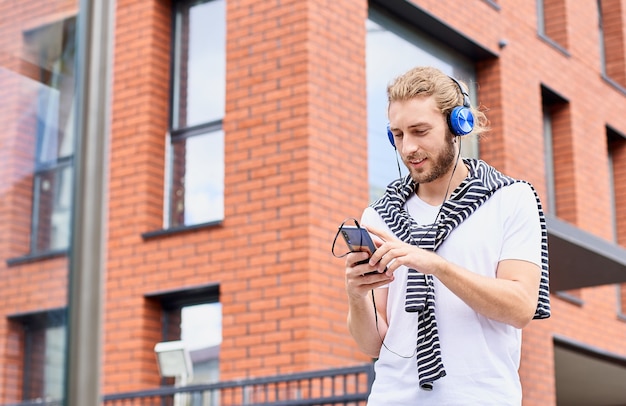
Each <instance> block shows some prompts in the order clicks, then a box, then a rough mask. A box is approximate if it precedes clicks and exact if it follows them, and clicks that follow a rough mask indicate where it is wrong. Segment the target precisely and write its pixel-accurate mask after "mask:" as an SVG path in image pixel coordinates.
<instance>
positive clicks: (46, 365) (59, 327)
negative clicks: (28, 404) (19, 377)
mask: <svg viewBox="0 0 626 406" xmlns="http://www.w3.org/2000/svg"><path fill="white" fill-rule="evenodd" d="M24 331H25V335H24V338H25V342H26V345H25V347H24V349H25V352H24V365H25V368H24V369H25V370H24V377H25V378H24V379H25V382H24V391H25V392H24V395H23V398H24V399H26V400H35V399H39V400H40V399H44V400H47V401H51V400H59V399H63V390H64V389H63V384H64V370H65V367H64V364H65V351H66V323H65V315H64V312H63V311H54V312H50V313H47V314H37V315H33V316H32V317H31V318H30V319H27V320H25V321H24Z"/></svg>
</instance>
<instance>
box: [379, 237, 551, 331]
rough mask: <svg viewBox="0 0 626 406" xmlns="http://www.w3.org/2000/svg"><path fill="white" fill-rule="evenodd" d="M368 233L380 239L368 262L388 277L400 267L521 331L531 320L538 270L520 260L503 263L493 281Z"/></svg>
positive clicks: (401, 243) (418, 249)
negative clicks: (414, 271) (434, 281)
mask: <svg viewBox="0 0 626 406" xmlns="http://www.w3.org/2000/svg"><path fill="white" fill-rule="evenodd" d="M368 230H369V231H370V232H371V233H372V234H375V235H377V236H378V237H379V238H381V239H383V240H384V241H385V243H384V244H383V245H381V246H380V247H379V248H378V249H377V250H376V252H375V253H374V255H372V257H371V258H370V263H376V262H378V261H380V262H378V263H377V264H376V268H377V269H379V270H383V269H385V268H387V271H386V273H387V274H388V275H392V274H393V272H394V271H395V270H396V269H397V268H398V267H399V266H401V265H405V266H407V267H409V268H413V269H417V270H419V271H420V272H423V273H426V274H431V275H433V276H435V277H437V278H438V279H439V280H440V281H441V282H442V283H443V284H444V285H446V287H447V288H448V289H450V291H452V293H454V294H455V295H457V296H458V297H459V298H460V299H461V300H463V301H464V302H465V303H466V304H467V305H468V306H470V307H471V308H472V309H474V310H475V311H476V312H478V313H480V314H482V315H483V316H485V317H487V318H490V319H492V320H496V321H500V322H503V323H506V324H510V325H512V326H514V327H517V328H522V327H524V326H525V325H526V324H528V322H530V320H532V318H533V316H534V313H535V309H536V308H537V300H538V294H539V293H538V292H539V283H540V281H541V269H540V268H539V266H538V265H536V264H533V263H531V262H527V261H522V260H503V261H501V262H500V263H499V264H498V268H497V271H496V275H497V276H496V278H490V277H487V276H484V275H479V274H476V273H474V272H471V271H469V270H467V269H465V268H463V267H461V266H459V265H457V264H453V263H451V262H449V261H447V260H446V259H444V258H442V257H440V256H439V255H437V254H435V253H434V252H432V251H427V250H423V249H421V248H418V247H416V246H413V245H410V244H407V243H404V242H402V241H400V240H398V239H397V238H394V237H392V236H390V235H388V234H386V233H384V232H382V231H380V230H377V229H374V228H372V227H368Z"/></svg>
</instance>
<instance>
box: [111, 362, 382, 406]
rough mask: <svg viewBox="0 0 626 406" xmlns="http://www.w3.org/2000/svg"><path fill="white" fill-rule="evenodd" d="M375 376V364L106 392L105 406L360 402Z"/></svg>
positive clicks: (284, 405) (279, 405)
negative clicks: (116, 392) (133, 390)
mask: <svg viewBox="0 0 626 406" xmlns="http://www.w3.org/2000/svg"><path fill="white" fill-rule="evenodd" d="M373 380H374V366H373V364H365V365H359V366H355V367H348V368H339V369H331V370H324V371H313V372H302V373H295V374H289V375H279V376H272V377H264V378H252V379H244V380H235V381H226V382H217V383H212V384H203V385H190V386H184V387H171V386H170V387H160V388H156V389H151V390H143V391H136V392H128V393H118V394H110V395H106V396H104V399H103V405H104V406H218V405H219V406H244V405H246V406H257V405H264V406H313V405H327V406H340V405H343V406H348V405H349V406H359V405H365V404H366V401H367V396H368V395H369V392H370V388H371V385H372V382H373Z"/></svg>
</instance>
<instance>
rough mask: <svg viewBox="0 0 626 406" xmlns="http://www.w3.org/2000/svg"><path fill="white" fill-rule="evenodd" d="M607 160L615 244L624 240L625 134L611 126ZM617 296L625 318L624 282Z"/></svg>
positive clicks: (625, 211) (625, 298) (621, 313)
mask: <svg viewBox="0 0 626 406" xmlns="http://www.w3.org/2000/svg"><path fill="white" fill-rule="evenodd" d="M606 138H607V146H608V151H607V153H608V161H609V190H610V198H611V202H612V203H613V204H612V217H613V218H612V221H611V223H612V224H613V239H614V241H615V243H616V244H620V243H621V245H624V241H626V238H624V236H626V232H625V230H626V222H625V221H624V219H625V218H626V216H624V213H626V189H625V188H624V186H623V184H624V181H623V179H624V178H625V177H626V136H624V135H623V134H621V133H620V132H618V131H616V130H614V129H613V128H611V127H609V126H607V127H606ZM617 292H618V297H619V302H618V306H619V309H618V315H619V317H620V319H623V320H626V284H621V285H618V286H617Z"/></svg>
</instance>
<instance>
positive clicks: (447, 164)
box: [402, 134, 456, 183]
mask: <svg viewBox="0 0 626 406" xmlns="http://www.w3.org/2000/svg"><path fill="white" fill-rule="evenodd" d="M446 139H447V142H446V144H445V145H444V146H443V147H442V148H441V149H440V150H439V151H437V152H436V153H435V154H434V155H432V154H428V153H426V154H415V155H407V156H406V157H403V158H402V161H403V162H404V165H405V166H406V167H407V168H408V170H409V173H410V174H411V178H413V181H414V182H415V183H429V182H433V181H435V180H437V179H439V178H440V177H442V176H443V175H445V174H446V173H448V172H449V171H450V169H451V168H452V166H453V165H454V160H455V157H456V150H455V148H454V136H452V135H451V134H450V136H449V137H446ZM424 156H425V157H426V158H428V160H429V161H430V162H431V165H432V167H431V169H430V170H428V169H424V168H420V169H415V168H413V167H412V166H411V165H410V164H409V161H411V160H413V159H414V158H420V157H424Z"/></svg>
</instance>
